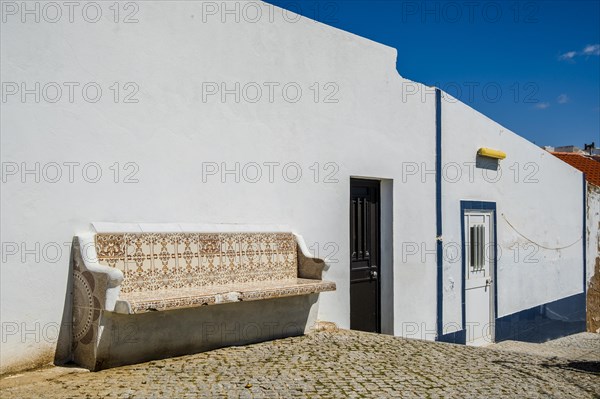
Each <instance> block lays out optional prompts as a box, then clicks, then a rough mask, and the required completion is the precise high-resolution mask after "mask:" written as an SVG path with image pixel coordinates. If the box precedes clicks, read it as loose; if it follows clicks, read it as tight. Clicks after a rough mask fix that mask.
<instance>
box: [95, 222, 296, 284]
mask: <svg viewBox="0 0 600 399" xmlns="http://www.w3.org/2000/svg"><path fill="white" fill-rule="evenodd" d="M96 250H97V253H98V261H99V263H101V264H104V265H108V266H111V267H116V268H119V269H121V270H122V271H123V273H124V275H125V279H124V281H123V283H122V286H121V292H122V293H132V292H147V291H165V290H172V289H184V288H197V287H210V286H215V285H229V284H245V283H254V282H268V281H280V280H293V279H296V278H297V276H298V266H297V246H296V240H295V237H294V235H293V234H292V233H99V234H97V235H96Z"/></svg>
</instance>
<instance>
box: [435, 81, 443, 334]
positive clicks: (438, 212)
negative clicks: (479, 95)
mask: <svg viewBox="0 0 600 399" xmlns="http://www.w3.org/2000/svg"><path fill="white" fill-rule="evenodd" d="M435 221H436V229H435V232H436V261H437V281H436V283H437V296H436V301H437V302H436V312H437V317H436V328H437V339H438V340H439V339H440V338H441V337H442V335H443V320H442V312H443V301H444V293H443V290H442V285H443V275H442V273H443V270H444V269H443V266H444V256H443V255H444V254H443V250H444V244H443V242H442V240H441V239H439V237H442V92H441V91H440V89H435Z"/></svg>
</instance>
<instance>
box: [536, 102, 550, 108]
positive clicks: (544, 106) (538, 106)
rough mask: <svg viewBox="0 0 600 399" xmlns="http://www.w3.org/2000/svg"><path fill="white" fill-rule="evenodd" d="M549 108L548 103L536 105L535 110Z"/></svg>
mask: <svg viewBox="0 0 600 399" xmlns="http://www.w3.org/2000/svg"><path fill="white" fill-rule="evenodd" d="M549 106H550V103H537V104H535V109H546V108H548V107H549Z"/></svg>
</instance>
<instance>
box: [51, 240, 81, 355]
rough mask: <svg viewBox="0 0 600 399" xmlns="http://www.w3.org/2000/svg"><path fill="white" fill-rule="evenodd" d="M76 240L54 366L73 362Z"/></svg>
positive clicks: (70, 259)
mask: <svg viewBox="0 0 600 399" xmlns="http://www.w3.org/2000/svg"><path fill="white" fill-rule="evenodd" d="M75 240H76V238H73V242H72V243H71V248H70V250H69V252H70V253H71V256H70V257H69V268H68V270H67V286H66V289H65V294H64V296H65V300H64V305H63V314H62V320H61V323H60V329H59V332H58V338H57V342H56V352H55V353H54V364H55V365H57V366H61V365H64V364H66V363H69V362H70V361H72V360H73V351H72V342H73V340H72V337H73V262H74V258H73V250H72V248H73V245H74V243H75Z"/></svg>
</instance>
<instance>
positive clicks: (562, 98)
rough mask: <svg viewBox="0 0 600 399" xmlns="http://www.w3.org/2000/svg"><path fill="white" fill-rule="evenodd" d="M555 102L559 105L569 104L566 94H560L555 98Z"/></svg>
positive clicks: (569, 100)
mask: <svg viewBox="0 0 600 399" xmlns="http://www.w3.org/2000/svg"><path fill="white" fill-rule="evenodd" d="M556 102H557V103H559V104H566V103H568V102H571V99H570V98H569V96H567V95H566V94H561V95H560V96H558V97H557V98H556Z"/></svg>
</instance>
